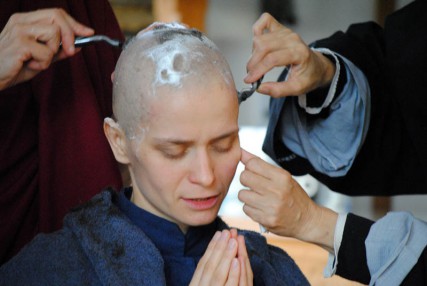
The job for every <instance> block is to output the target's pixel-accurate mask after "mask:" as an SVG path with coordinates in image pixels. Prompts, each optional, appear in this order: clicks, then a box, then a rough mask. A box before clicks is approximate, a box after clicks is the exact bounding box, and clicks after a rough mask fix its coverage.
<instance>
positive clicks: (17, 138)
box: [0, 0, 123, 264]
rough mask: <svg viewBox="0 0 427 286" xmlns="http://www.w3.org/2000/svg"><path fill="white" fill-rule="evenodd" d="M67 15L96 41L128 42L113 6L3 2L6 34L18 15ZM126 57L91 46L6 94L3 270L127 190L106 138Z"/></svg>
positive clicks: (0, 134) (1, 173) (0, 171)
mask: <svg viewBox="0 0 427 286" xmlns="http://www.w3.org/2000/svg"><path fill="white" fill-rule="evenodd" d="M50 7H61V8H63V9H64V10H66V11H67V12H68V13H70V14H71V15H72V16H73V17H74V18H75V19H76V20H78V21H79V22H81V23H83V24H85V25H87V26H89V27H91V28H93V29H94V30H95V33H97V34H105V35H108V36H111V37H113V38H119V39H122V38H123V35H122V32H121V30H120V28H119V26H118V24H117V21H116V18H115V16H114V14H113V11H112V9H111V7H110V4H109V3H108V1H107V0H90V1H85V0H13V1H1V2H0V27H1V29H3V27H4V25H5V24H6V22H7V20H8V19H9V17H10V16H11V15H12V14H13V13H15V12H25V11H31V10H36V9H41V8H50ZM119 54H120V50H118V49H117V48H113V47H110V46H108V45H106V44H104V43H98V44H96V45H92V46H87V47H84V48H83V49H82V51H81V52H80V53H78V54H77V55H75V56H74V57H72V58H69V59H65V60H63V61H60V62H56V63H54V64H52V66H51V67H50V68H49V69H48V70H46V71H44V72H42V73H40V74H39V75H38V76H36V77H35V78H34V79H32V80H31V81H28V82H26V83H22V84H19V85H17V86H15V87H12V88H9V89H6V90H4V91H1V92H0V110H1V112H0V122H1V123H0V124H1V127H0V192H1V194H0V264H2V263H4V262H5V261H6V260H8V259H9V258H10V257H11V256H12V255H14V254H16V252H17V251H18V250H19V249H20V248H21V247H22V246H23V245H24V244H26V243H27V242H28V241H30V240H31V239H32V238H33V237H34V235H36V234H37V233H38V232H51V231H54V230H56V229H58V228H59V227H60V226H61V225H62V219H63V216H64V215H65V213H67V212H68V211H69V209H70V208H71V207H73V206H75V205H76V204H79V203H81V202H83V201H86V200H88V199H89V198H91V197H92V196H93V195H94V194H96V193H99V192H100V190H101V189H102V188H104V187H106V186H113V187H115V188H117V189H119V188H120V187H121V178H120V172H119V169H118V166H117V163H116V161H115V159H114V157H113V154H112V152H111V150H110V147H109V145H108V142H107V140H106V138H105V136H104V133H103V129H102V123H103V118H104V117H106V116H111V113H112V105H111V90H112V85H111V80H110V75H111V73H112V72H113V70H114V66H115V63H116V60H117V58H118V56H119Z"/></svg>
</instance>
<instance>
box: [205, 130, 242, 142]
mask: <svg viewBox="0 0 427 286" xmlns="http://www.w3.org/2000/svg"><path fill="white" fill-rule="evenodd" d="M238 134H239V129H236V130H233V131H230V132H228V133H226V134H223V135H220V136H218V137H216V138H213V139H212V140H211V142H217V141H221V140H222V139H225V138H229V137H232V136H234V135H238Z"/></svg>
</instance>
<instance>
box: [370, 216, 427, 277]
mask: <svg viewBox="0 0 427 286" xmlns="http://www.w3.org/2000/svg"><path fill="white" fill-rule="evenodd" d="M365 246H366V260H367V263H368V268H369V272H370V274H371V281H370V282H369V285H399V284H400V283H401V282H402V281H403V280H404V279H405V277H406V276H407V275H408V273H409V272H410V271H411V269H412V268H413V267H414V265H415V264H416V263H417V261H418V259H419V257H420V255H421V253H422V252H423V251H424V248H425V247H426V246H427V223H426V222H424V221H421V220H418V219H416V218H415V217H414V216H413V215H412V214H411V213H408V212H390V213H388V214H387V215H386V216H385V217H383V218H381V219H380V220H378V221H377V222H376V223H374V224H373V225H372V227H371V229H370V231H369V234H368V237H367V238H366V241H365Z"/></svg>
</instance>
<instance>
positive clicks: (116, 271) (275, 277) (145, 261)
mask: <svg viewBox="0 0 427 286" xmlns="http://www.w3.org/2000/svg"><path fill="white" fill-rule="evenodd" d="M122 199H123V197H122ZM120 200H121V199H120V198H119V195H118V194H117V193H115V192H114V191H112V190H106V191H103V192H102V193H100V194H98V195H97V196H95V197H94V198H93V199H91V200H90V201H88V202H87V203H85V204H84V205H82V206H80V207H78V208H76V209H75V210H73V211H72V212H71V213H69V214H68V215H67V216H66V218H65V220H64V227H63V228H62V229H61V230H59V231H57V232H54V233H52V234H40V235H38V236H37V237H36V238H35V239H34V240H33V241H32V242H31V243H30V244H29V245H27V246H26V247H25V248H24V249H23V250H22V251H21V252H20V253H19V254H18V255H17V256H15V257H14V258H12V259H11V260H10V261H9V262H8V263H6V264H4V265H3V266H2V267H1V268H0V285H121V286H122V285H154V286H158V285H168V282H170V281H168V280H170V279H173V277H171V276H168V275H166V274H165V266H166V267H169V270H170V271H171V272H170V273H173V272H174V271H177V270H178V268H177V265H176V264H173V263H171V261H172V260H171V259H170V257H169V258H168V257H166V258H164V257H163V256H162V253H161V251H165V250H166V249H167V244H168V242H167V241H168V239H163V241H162V242H159V240H157V239H156V243H157V246H156V244H155V243H153V241H152V240H151V239H150V237H149V236H150V235H154V236H155V237H156V236H157V235H160V234H161V230H162V229H163V230H167V229H169V230H170V229H171V225H170V224H168V223H165V222H164V221H163V222H160V224H161V226H160V225H159V226H160V227H159V228H158V229H157V230H156V231H153V230H149V231H148V232H147V233H146V232H145V231H144V229H141V227H143V228H144V224H145V223H153V222H154V223H156V220H157V219H158V218H154V217H152V218H149V220H148V221H147V222H145V223H143V224H140V225H136V224H134V223H133V222H132V218H131V219H130V218H128V217H127V215H125V214H124V213H123V212H122V211H121V210H120V208H119V207H117V206H116V205H115V203H114V202H118V201H120ZM122 202H123V201H122ZM118 204H120V203H118ZM210 227H214V228H215V230H222V229H228V226H227V225H226V224H225V223H224V222H223V221H222V220H221V219H220V218H217V219H216V221H215V222H214V223H213V224H212V225H210V226H205V227H202V229H203V230H206V229H207V231H208V232H211V231H212V230H210ZM157 231H160V232H159V233H158V234H156V232H157ZM191 233H192V234H190V235H189V236H190V237H192V238H197V235H198V234H197V230H193V231H191ZM239 233H240V234H242V235H243V236H244V237H245V241H246V246H247V249H248V254H249V257H250V263H251V267H252V271H253V273H254V285H274V286H276V285H309V283H308V281H307V280H306V278H305V277H304V275H303V274H302V273H301V271H300V269H299V268H298V266H297V265H296V264H295V263H294V261H293V260H292V258H290V257H289V256H288V255H287V254H286V253H285V252H284V251H283V250H282V249H280V248H277V247H274V246H271V245H268V244H267V243H266V240H265V238H264V237H263V236H261V235H260V234H258V233H255V232H250V231H239ZM199 234H200V233H199ZM165 235H166V236H167V235H169V233H163V238H164V236H165ZM176 235H178V234H177V233H176V228H175V230H174V231H173V234H172V236H176ZM178 237H179V235H178ZM206 238H207V236H206ZM179 240H181V243H182V242H183V241H184V240H186V239H184V236H183V235H182V234H181V236H180V238H179ZM197 240H198V239H196V241H197ZM190 241H192V239H191V238H190V239H187V241H186V243H187V247H188V246H189V244H188V242H190ZM171 243H175V242H171ZM193 243H194V241H193ZM196 244H197V242H196ZM183 245H185V243H182V246H181V247H182V248H181V251H182V250H183V248H185V247H184V246H183ZM200 245H201V246H203V247H204V245H206V239H203V238H202V239H200ZM158 247H160V248H161V249H159V248H158ZM187 250H189V251H187V252H185V251H184V252H185V253H186V254H187V255H188V256H189V258H188V260H189V261H191V260H194V259H195V260H194V262H193V265H194V264H195V261H196V260H198V257H199V254H200V251H199V249H198V247H197V246H191V247H189V248H188V249H187ZM192 250H195V251H194V253H193V252H192ZM172 254H173V255H174V254H176V253H175V252H173V253H172ZM192 257H194V258H192ZM179 259H181V258H179ZM184 260H187V258H184ZM184 260H182V261H184ZM168 265H169V266H168ZM191 271H194V269H192V270H190V271H189V272H188V273H190V272H191ZM188 273H187V274H186V275H183V277H184V276H185V277H189V275H188ZM190 274H191V273H190ZM187 279H188V278H187ZM184 285H187V284H184Z"/></svg>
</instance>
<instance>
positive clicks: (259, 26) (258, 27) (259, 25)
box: [252, 13, 283, 36]
mask: <svg viewBox="0 0 427 286" xmlns="http://www.w3.org/2000/svg"><path fill="white" fill-rule="evenodd" d="M281 27H283V26H282V25H281V24H280V23H279V22H277V20H276V19H275V18H274V17H273V16H271V15H270V14H268V13H263V14H262V15H261V17H260V18H259V19H258V20H257V21H256V22H255V24H254V25H253V26H252V32H253V34H254V35H255V36H259V35H262V34H263V33H264V32H265V30H268V31H270V32H271V31H275V30H276V29H278V28H281Z"/></svg>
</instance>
